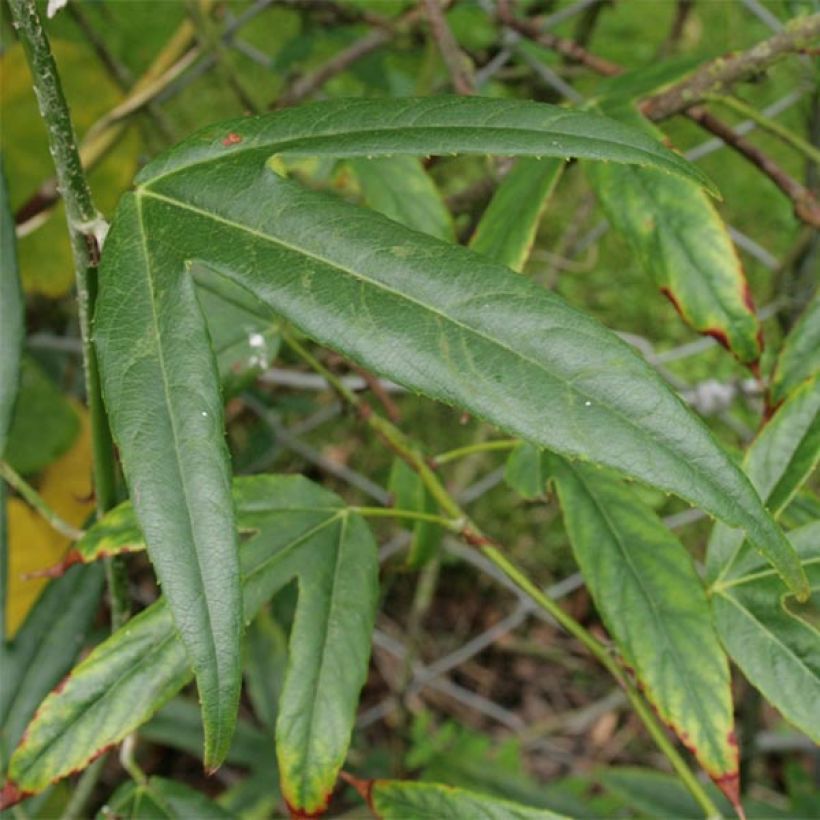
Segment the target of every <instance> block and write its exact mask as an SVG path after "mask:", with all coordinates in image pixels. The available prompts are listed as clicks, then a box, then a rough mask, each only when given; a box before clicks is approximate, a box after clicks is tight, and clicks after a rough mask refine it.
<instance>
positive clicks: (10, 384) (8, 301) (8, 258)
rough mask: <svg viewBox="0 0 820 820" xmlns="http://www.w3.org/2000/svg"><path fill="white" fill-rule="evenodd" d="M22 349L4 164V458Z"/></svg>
mask: <svg viewBox="0 0 820 820" xmlns="http://www.w3.org/2000/svg"><path fill="white" fill-rule="evenodd" d="M22 347H23V293H22V289H21V288H20V277H19V274H18V270H17V249H16V247H15V239H14V219H13V217H12V214H11V205H10V203H9V192H8V188H7V187H6V176H5V173H4V172H3V168H2V165H0V458H2V457H3V454H4V452H5V449H6V435H7V433H8V430H9V426H10V425H11V415H12V410H13V409H14V400H15V398H16V396H17V385H18V381H19V374H20V352H21V350H22ZM0 638H2V636H1V635H0Z"/></svg>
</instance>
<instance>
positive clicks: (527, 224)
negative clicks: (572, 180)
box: [470, 157, 564, 272]
mask: <svg viewBox="0 0 820 820" xmlns="http://www.w3.org/2000/svg"><path fill="white" fill-rule="evenodd" d="M563 169H564V161H563V160H560V159H548V160H540V159H533V158H531V157H522V158H521V159H519V160H518V162H516V164H515V166H514V167H513V169H512V170H511V171H510V172H509V173H508V174H507V176H506V177H504V179H503V181H502V182H501V185H499V186H498V190H497V191H496V192H495V194H494V195H493V198H492V199H491V200H490V204H489V205H488V206H487V210H486V211H485V212H484V215H483V216H482V217H481V221H480V222H479V223H478V227H477V228H476V230H475V233H474V234H473V236H472V238H471V239H470V247H471V248H472V249H473V250H474V251H476V252H477V253H480V254H483V255H484V256H487V257H489V258H490V259H494V260H495V261H496V262H500V263H501V264H502V265H506V266H507V267H509V268H512V269H513V270H514V271H518V272H521V271H522V270H523V269H524V263H525V262H526V261H527V257H528V256H529V255H530V251H531V250H532V244H533V242H534V241H535V234H536V231H537V230H538V223H539V221H540V220H541V215H542V214H543V212H544V208H546V205H547V202H548V201H549V198H550V196H551V195H552V192H553V191H554V190H555V186H556V185H557V184H558V180H559V179H560V178H561V172H562V171H563Z"/></svg>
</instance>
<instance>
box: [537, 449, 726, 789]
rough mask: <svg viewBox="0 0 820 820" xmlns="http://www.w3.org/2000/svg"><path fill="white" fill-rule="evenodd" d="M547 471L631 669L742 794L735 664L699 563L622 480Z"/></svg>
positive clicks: (553, 465) (722, 778)
mask: <svg viewBox="0 0 820 820" xmlns="http://www.w3.org/2000/svg"><path fill="white" fill-rule="evenodd" d="M548 463H549V467H550V472H551V475H552V478H553V481H554V482H555V485H556V488H557V491H558V496H559V499H560V501H561V508H562V509H563V512H564V520H565V522H566V527H567V532H568V533H569V537H570V541H571V542H572V547H573V550H574V552H575V556H576V558H577V560H578V565H579V567H580V568H581V572H582V573H583V575H584V580H585V581H586V583H587V586H588V587H589V591H590V592H591V594H592V597H593V599H594V601H595V604H596V606H597V608H598V611H599V612H600V614H601V618H602V619H603V621H604V623H605V624H606V627H607V630H608V631H609V633H610V634H611V635H612V637H613V638H614V640H615V642H616V644H617V646H618V649H619V651H620V653H621V654H622V656H623V659H624V661H625V663H626V664H627V666H628V667H629V668H631V669H632V670H634V673H635V675H636V677H637V679H638V681H639V684H640V686H641V689H642V690H643V692H644V694H645V695H646V697H647V699H648V700H649V701H650V703H652V704H653V706H654V707H655V708H656V709H657V712H658V715H659V716H660V718H661V719H662V720H663V721H664V723H667V724H668V725H669V726H670V727H671V728H672V729H673V730H674V731H675V733H676V734H677V735H678V737H679V738H680V739H681V740H682V741H683V743H684V744H685V745H686V746H687V747H688V748H689V749H691V751H692V753H693V754H694V755H695V757H696V758H697V760H698V762H699V763H700V764H701V766H703V768H704V769H705V770H706V771H707V772H708V773H709V775H710V776H711V777H712V778H713V779H714V780H715V781H716V782H717V783H718V784H720V785H721V787H723V786H724V785H729V784H732V783H733V784H734V785H735V786H736V785H737V777H738V752H737V743H736V741H735V739H734V733H733V724H734V720H733V716H732V693H731V689H730V677H729V664H728V662H727V660H726V655H725V654H724V652H723V649H722V648H721V645H720V642H719V641H718V636H717V633H716V632H715V628H714V625H713V624H712V619H711V615H710V612H709V603H708V601H707V598H706V593H705V590H704V588H703V585H702V583H701V581H700V579H699V578H698V575H697V573H696V572H695V567H694V565H693V563H692V559H691V558H690V556H689V554H688V553H687V552H686V550H685V549H684V547H683V545H682V544H681V543H680V542H679V541H678V540H677V538H675V536H674V535H673V534H672V533H671V532H670V531H669V530H668V529H667V528H666V527H665V526H664V524H663V523H662V522H661V520H660V519H659V518H658V517H657V516H656V515H655V513H654V512H653V511H652V510H650V509H649V508H648V507H646V506H645V505H644V504H643V503H641V502H640V501H639V500H638V499H637V498H636V497H635V495H634V494H633V492H632V491H631V490H630V489H628V488H627V487H625V486H624V485H623V484H622V483H621V482H620V481H618V480H615V479H613V478H610V477H609V476H607V475H606V474H604V473H601V472H600V471H598V470H595V469H594V468H590V467H586V466H584V465H573V464H569V463H568V462H566V461H564V460H563V459H559V458H556V457H554V456H550V457H548Z"/></svg>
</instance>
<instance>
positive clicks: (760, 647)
mask: <svg viewBox="0 0 820 820" xmlns="http://www.w3.org/2000/svg"><path fill="white" fill-rule="evenodd" d="M789 535H790V538H791V539H792V543H793V544H794V545H795V547H796V549H797V550H798V552H799V553H800V555H801V556H802V558H803V562H804V563H803V566H804V567H805V570H806V574H807V575H808V577H809V583H810V584H811V586H812V590H813V595H812V597H811V598H810V599H809V601H808V602H806V603H805V604H801V603H798V602H797V601H796V600H795V598H794V597H793V596H791V595H784V594H783V590H782V587H779V586H778V583H777V579H776V577H775V576H774V575H773V573H772V571H771V570H770V569H769V568H768V567H767V566H766V565H765V564H764V563H763V562H762V561H760V560H759V558H758V560H757V562H756V563H755V562H750V563H749V564H747V565H746V567H745V573H744V574H743V575H741V576H740V577H733V578H732V579H731V580H726V581H722V582H718V583H717V584H716V585H715V587H714V588H713V594H712V608H713V611H714V614H715V622H716V624H717V628H718V631H719V633H720V638H721V640H722V641H723V643H724V645H725V646H726V649H727V650H728V651H729V654H730V655H731V656H732V659H733V660H734V661H735V663H737V665H738V666H739V667H740V668H741V669H742V670H743V674H744V675H745V676H746V677H747V678H748V679H749V681H750V682H751V683H752V684H753V685H754V686H756V687H757V688H758V689H759V690H760V691H761V692H762V693H763V694H764V695H765V696H766V698H767V699H768V700H769V701H770V702H771V703H772V704H774V705H775V706H776V707H777V708H778V709H779V710H780V711H781V713H782V714H783V716H784V717H786V718H787V719H788V720H790V721H791V722H792V723H793V724H794V725H795V726H797V727H798V728H799V729H800V730H801V731H803V732H805V733H806V734H807V735H809V737H811V738H812V739H813V740H814V741H815V742H818V743H820V640H818V626H820V622H819V621H818V603H820V600H819V599H820V522H818V521H815V522H813V523H812V524H808V525H806V526H805V527H801V528H800V529H797V530H793V531H792V532H791V533H790V534H789Z"/></svg>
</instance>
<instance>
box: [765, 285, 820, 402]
mask: <svg viewBox="0 0 820 820" xmlns="http://www.w3.org/2000/svg"><path fill="white" fill-rule="evenodd" d="M818 372H820V290H818V291H817V292H816V293H815V294H814V298H813V299H812V300H811V301H810V302H809V304H808V305H806V308H805V310H804V311H803V313H802V314H801V315H800V318H799V319H798V320H797V322H796V323H795V325H794V327H793V328H792V329H791V331H790V332H789V335H788V336H787V337H786V341H785V342H784V344H783V349H782V350H781V351H780V356H779V358H778V360H777V365H776V366H775V369H774V373H773V374H772V386H771V402H772V404H775V405H776V404H779V403H780V402H781V401H783V400H784V399H785V398H786V397H787V396H788V395H789V394H790V393H791V392H792V390H794V389H795V388H796V387H798V386H799V385H800V384H801V382H803V381H805V380H806V379H808V378H811V377H812V376H815V375H816V374H817V373H818Z"/></svg>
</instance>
